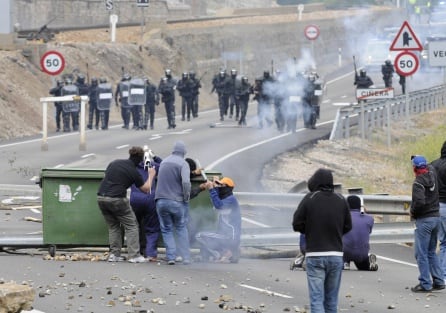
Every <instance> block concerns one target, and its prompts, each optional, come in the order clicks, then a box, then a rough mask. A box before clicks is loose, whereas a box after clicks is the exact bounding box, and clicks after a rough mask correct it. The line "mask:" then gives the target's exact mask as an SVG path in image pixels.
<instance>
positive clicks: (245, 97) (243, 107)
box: [235, 76, 253, 126]
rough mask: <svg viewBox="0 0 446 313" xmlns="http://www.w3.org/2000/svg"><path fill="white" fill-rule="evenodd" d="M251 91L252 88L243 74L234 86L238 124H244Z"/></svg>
mask: <svg viewBox="0 0 446 313" xmlns="http://www.w3.org/2000/svg"><path fill="white" fill-rule="evenodd" d="M252 93H253V88H252V86H251V84H250V83H249V81H248V77H246V76H243V77H242V79H241V81H240V82H238V83H237V85H236V88H235V97H236V101H237V103H238V106H239V108H240V119H239V121H238V124H239V125H240V126H246V112H247V111H248V103H249V95H250V94H252Z"/></svg>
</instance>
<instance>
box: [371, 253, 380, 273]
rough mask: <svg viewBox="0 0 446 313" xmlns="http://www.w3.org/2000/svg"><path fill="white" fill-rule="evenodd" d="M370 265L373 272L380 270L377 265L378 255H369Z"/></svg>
mask: <svg viewBox="0 0 446 313" xmlns="http://www.w3.org/2000/svg"><path fill="white" fill-rule="evenodd" d="M369 263H370V266H369V268H370V270H371V271H377V270H378V264H376V255H374V254H370V255H369Z"/></svg>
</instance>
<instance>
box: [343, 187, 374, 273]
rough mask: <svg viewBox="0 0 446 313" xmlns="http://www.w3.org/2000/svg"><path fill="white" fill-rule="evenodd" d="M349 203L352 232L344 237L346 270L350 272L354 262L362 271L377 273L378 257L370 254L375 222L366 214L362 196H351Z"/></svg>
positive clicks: (348, 198) (348, 199)
mask: <svg viewBox="0 0 446 313" xmlns="http://www.w3.org/2000/svg"><path fill="white" fill-rule="evenodd" d="M347 202H348V206H349V207H350V214H351V217H352V230H350V231H349V232H348V233H346V234H345V235H344V236H343V237H342V244H343V247H344V270H349V269H350V262H354V263H355V266H356V268H357V269H358V270H360V271H377V270H378V264H376V255H374V254H372V253H371V254H369V252H370V243H369V242H370V234H371V233H372V229H373V224H374V223H375V221H374V220H373V217H372V216H370V215H368V214H367V213H366V212H365V209H364V206H363V204H362V199H361V197H360V196H358V195H350V196H348V197H347Z"/></svg>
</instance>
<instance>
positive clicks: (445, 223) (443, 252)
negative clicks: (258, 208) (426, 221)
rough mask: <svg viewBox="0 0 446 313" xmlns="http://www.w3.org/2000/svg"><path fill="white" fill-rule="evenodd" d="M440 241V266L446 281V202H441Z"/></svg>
mask: <svg viewBox="0 0 446 313" xmlns="http://www.w3.org/2000/svg"><path fill="white" fill-rule="evenodd" d="M438 241H440V255H439V257H440V267H441V270H442V272H443V279H444V280H445V281H446V203H443V202H440V228H439V230H438Z"/></svg>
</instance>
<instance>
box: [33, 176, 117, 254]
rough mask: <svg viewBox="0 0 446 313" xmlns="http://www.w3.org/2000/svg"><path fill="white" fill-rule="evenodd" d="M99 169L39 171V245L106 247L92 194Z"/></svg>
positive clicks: (106, 243)
mask: <svg viewBox="0 0 446 313" xmlns="http://www.w3.org/2000/svg"><path fill="white" fill-rule="evenodd" d="M103 177H104V170H103V169H55V168H50V169H42V171H41V181H40V183H41V187H42V211H43V219H42V224H43V243H44V244H45V245H54V246H55V245H61V246H108V228H107V225H106V224H105V221H104V217H103V216H102V213H101V211H100V210H99V207H98V204H97V200H96V193H97V190H98V187H99V184H100V182H101V180H102V178H103Z"/></svg>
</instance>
